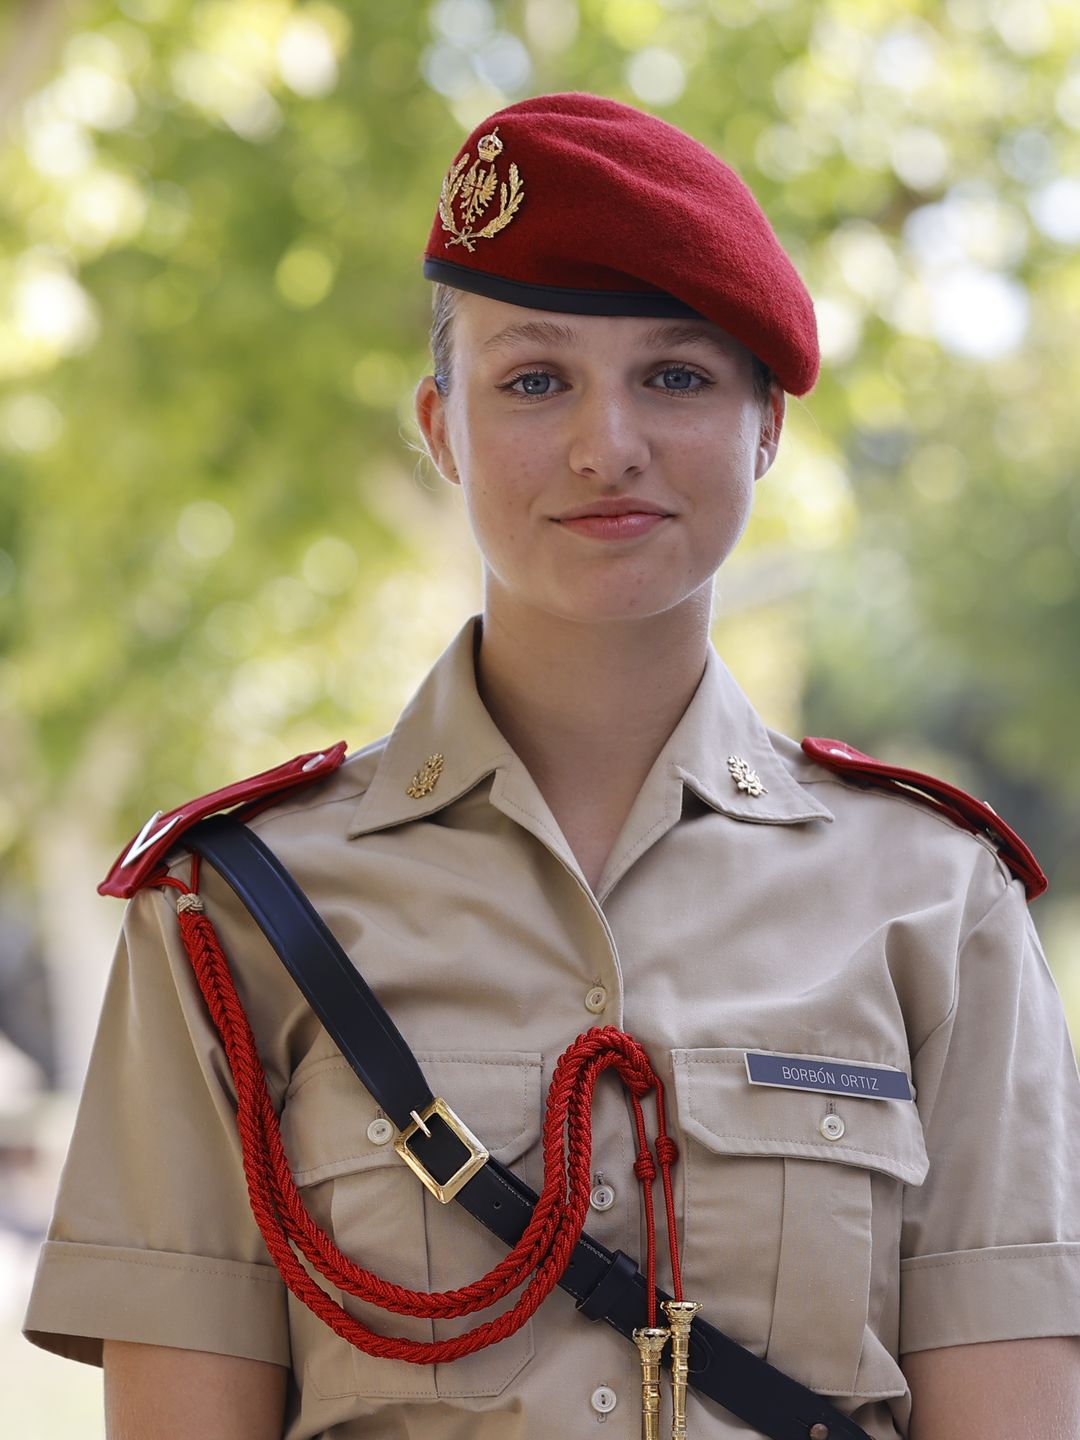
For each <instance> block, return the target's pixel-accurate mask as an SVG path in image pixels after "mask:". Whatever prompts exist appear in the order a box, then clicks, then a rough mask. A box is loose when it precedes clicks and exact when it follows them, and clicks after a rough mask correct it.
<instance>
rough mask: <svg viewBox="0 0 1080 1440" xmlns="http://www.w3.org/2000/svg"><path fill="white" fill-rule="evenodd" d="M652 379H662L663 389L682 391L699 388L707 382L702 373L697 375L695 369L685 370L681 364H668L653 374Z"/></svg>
mask: <svg viewBox="0 0 1080 1440" xmlns="http://www.w3.org/2000/svg"><path fill="white" fill-rule="evenodd" d="M653 379H654V380H655V379H660V380H662V381H663V382H664V383H663V386H662V387H661V388H662V389H664V390H670V391H675V392H679V391H681V392H683V393H685V392H686V391H689V390H700V389H701V387H702V386H703V385H707V384H708V383H709V382H708V381H707V380H706V379H705V377H704V375H699V374H698V373H697V371H695V370H687V369H686V367H685V366H683V365H668V366H667V367H666V368H665V369H663V370H661V371H659V372H658V374H657V375H654V376H653Z"/></svg>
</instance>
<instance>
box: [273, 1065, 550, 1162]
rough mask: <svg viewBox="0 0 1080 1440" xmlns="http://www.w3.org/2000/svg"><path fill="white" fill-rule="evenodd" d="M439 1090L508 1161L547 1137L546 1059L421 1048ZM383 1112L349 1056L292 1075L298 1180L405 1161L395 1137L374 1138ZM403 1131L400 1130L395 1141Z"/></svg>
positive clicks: (291, 1147) (288, 1101)
mask: <svg viewBox="0 0 1080 1440" xmlns="http://www.w3.org/2000/svg"><path fill="white" fill-rule="evenodd" d="M416 1058H417V1060H418V1061H419V1062H420V1068H421V1069H422V1070H423V1072H424V1074H425V1075H426V1076H427V1079H428V1083H429V1084H430V1086H431V1090H432V1093H433V1094H434V1095H439V1096H441V1097H442V1098H443V1099H444V1100H445V1101H446V1103H447V1104H448V1105H449V1106H450V1108H451V1109H452V1110H454V1111H455V1112H456V1113H457V1114H458V1116H459V1117H460V1118H461V1119H462V1120H463V1121H464V1123H465V1124H466V1125H467V1126H468V1128H469V1129H470V1130H471V1131H472V1132H473V1134H474V1135H476V1136H477V1138H478V1139H479V1140H480V1142H481V1143H482V1144H483V1145H485V1146H486V1147H487V1149H488V1150H490V1152H491V1153H492V1155H494V1156H496V1158H497V1159H499V1160H501V1161H502V1162H503V1164H510V1163H512V1162H513V1161H514V1160H516V1159H518V1158H519V1157H520V1156H521V1155H523V1154H524V1153H525V1151H526V1150H527V1149H528V1148H529V1147H530V1145H532V1144H534V1143H535V1142H536V1141H537V1140H538V1138H539V1136H540V1127H541V1115H540V1106H541V1085H542V1079H543V1075H542V1062H541V1057H540V1055H538V1054H532V1053H528V1052H524V1051H491V1052H484V1053H483V1054H475V1053H474V1054H461V1053H450V1052H444V1051H417V1055H416ZM380 1114H381V1112H380V1110H379V1108H378V1106H377V1105H376V1104H375V1101H374V1099H373V1098H372V1096H371V1095H370V1094H369V1092H368V1091H367V1089H366V1088H365V1087H364V1085H363V1084H362V1083H361V1081H360V1080H359V1078H358V1077H357V1075H356V1074H355V1073H354V1071H353V1070H352V1068H351V1067H350V1065H349V1063H348V1061H347V1060H344V1059H343V1058H342V1057H341V1056H340V1055H337V1054H335V1055H333V1056H326V1057H323V1058H321V1059H318V1060H313V1061H312V1062H310V1064H306V1065H302V1066H301V1067H300V1068H299V1069H298V1070H297V1072H296V1074H295V1075H294V1076H293V1080H292V1084H291V1085H290V1086H289V1090H288V1094H287V1095H286V1097H285V1106H284V1109H283V1111H282V1116H281V1134H282V1139H283V1141H284V1144H285V1151H286V1154H287V1155H288V1157H289V1163H290V1165H291V1167H292V1170H293V1176H294V1178H295V1180H296V1183H297V1184H298V1185H313V1184H315V1183H317V1182H318V1181H320V1180H326V1179H330V1178H332V1177H333V1176H335V1175H345V1174H348V1173H350V1172H352V1171H356V1170H370V1169H375V1168H377V1167H379V1166H382V1165H402V1164H403V1162H402V1161H401V1159H400V1158H399V1157H398V1155H397V1152H396V1151H395V1150H394V1146H393V1143H392V1141H383V1142H382V1143H379V1141H377V1140H372V1139H371V1138H370V1137H369V1135H368V1127H369V1126H370V1125H371V1122H372V1121H373V1120H375V1119H377V1118H379V1116H380ZM396 1136H397V1131H396V1130H395V1131H394V1132H393V1138H396Z"/></svg>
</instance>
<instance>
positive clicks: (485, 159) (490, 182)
mask: <svg viewBox="0 0 1080 1440" xmlns="http://www.w3.org/2000/svg"><path fill="white" fill-rule="evenodd" d="M476 149H477V157H476V159H475V160H474V161H473V163H472V164H471V165H469V152H468V151H467V150H466V152H465V154H464V155H462V157H461V159H460V160H458V161H457V162H456V163H455V164H453V165H451V167H450V170H449V173H448V174H447V176H446V179H445V180H444V181H443V183H442V190H441V191H440V193H439V219H440V220H441V221H442V227H443V229H444V230H447V231H449V233H450V234H451V236H453V239H451V240H448V241H447V242H446V245H447V248H450V247H451V246H454V245H464V246H465V249H466V250H469V251H472V250H475V249H476V241H477V240H490V239H491V237H492V236H493V235H497V234H498V233H499V231H500V230H502V229H504V228H505V227H506V226H507V225H509V224H510V221H511V220H512V219H513V218H514V216H515V215H516V214H517V212H518V209H519V208H520V206H521V202H522V200H523V199H524V196H525V186H524V184H523V182H522V179H521V175H520V173H519V172H518V167H517V166H516V165H514V164H513V163H511V165H510V170H509V174H508V176H507V179H506V180H500V179H499V175H498V171H497V169H496V166H495V162H496V161H497V160H498V158H499V156H500V155H501V154H502V152H503V142H502V141H501V140H500V139H499V127H498V126H496V127H495V129H494V130H492V132H491V133H490V135H481V137H480V139H479V140H478V141H477V145H476ZM496 193H497V194H498V197H499V210H498V214H496V215H492V216H491V218H490V219H489V220H486V221H485V223H484V224H482V225H481V224H480V222H481V221H484V220H485V216H487V215H488V214H489V212H490V210H491V206H492V204H493V202H494V200H495V196H496Z"/></svg>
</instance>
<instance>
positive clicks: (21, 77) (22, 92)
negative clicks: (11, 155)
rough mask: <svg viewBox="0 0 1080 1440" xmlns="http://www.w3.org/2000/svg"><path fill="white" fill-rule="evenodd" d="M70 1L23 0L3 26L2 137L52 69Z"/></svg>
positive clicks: (0, 61)
mask: <svg viewBox="0 0 1080 1440" xmlns="http://www.w3.org/2000/svg"><path fill="white" fill-rule="evenodd" d="M71 8H72V7H71V5H70V4H69V3H67V0H22V4H21V5H20V6H19V7H18V9H17V10H16V11H15V12H14V13H13V14H11V15H9V16H8V18H7V20H6V21H5V22H3V28H2V29H0V46H2V50H3V53H2V54H0V139H4V138H6V135H7V130H8V126H9V125H10V123H11V119H12V116H13V115H14V114H15V112H16V111H17V110H18V107H19V105H20V103H21V102H22V101H23V99H24V98H25V97H26V96H27V95H28V94H29V92H30V90H31V89H32V88H33V86H34V84H35V82H36V81H37V80H38V79H39V78H40V77H41V76H42V75H43V74H44V72H45V71H46V70H47V69H48V68H49V65H50V63H51V61H52V58H53V55H54V53H55V50H56V47H57V45H58V43H59V41H60V37H61V35H62V34H63V33H64V31H65V30H66V28H67V24H68V20H69V12H70V10H71Z"/></svg>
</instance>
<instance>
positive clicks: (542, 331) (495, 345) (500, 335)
mask: <svg viewBox="0 0 1080 1440" xmlns="http://www.w3.org/2000/svg"><path fill="white" fill-rule="evenodd" d="M519 341H525V342H528V343H531V344H533V345H560V346H562V347H563V348H564V349H568V350H574V349H577V348H578V347H579V346H580V344H581V336H580V335H579V334H578V332H577V331H575V330H573V329H571V327H570V326H569V325H559V324H556V323H555V322H554V321H552V320H526V321H524V322H523V323H522V324H520V325H507V326H506V327H505V329H503V330H499V331H497V332H496V334H494V335H492V336H490V337H489V338H488V339H487V340H485V341H484V343H483V345H482V346H481V347H480V348H481V349H482V350H484V351H489V350H505V349H508V348H509V347H510V346H512V345H515V344H517V343H518V342H519ZM666 345H708V346H709V347H711V348H712V349H713V350H716V351H719V353H720V354H722V355H726V356H730V355H731V347H730V344H729V343H728V337H727V336H726V335H725V334H724V333H723V332H722V331H714V330H706V329H703V328H702V327H701V326H700V325H697V324H695V323H694V322H693V321H692V320H691V321H678V320H676V321H670V320H669V321H667V322H665V323H663V324H660V325H654V326H653V327H652V329H651V330H647V331H646V332H645V334H644V335H643V336H642V338H641V347H642V349H644V350H655V349H662V348H663V347H664V346H666Z"/></svg>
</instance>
